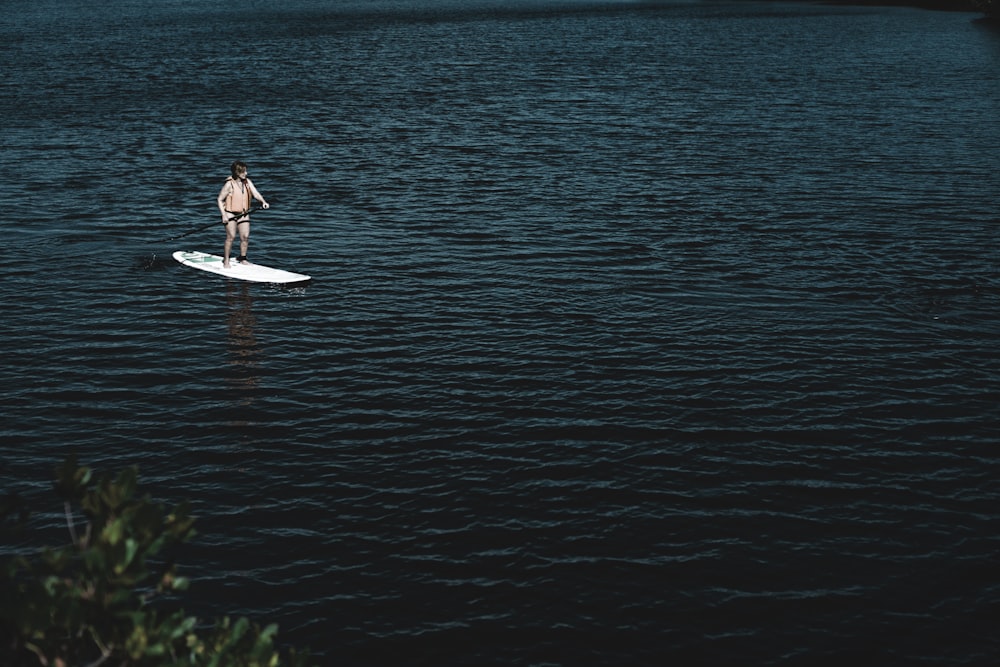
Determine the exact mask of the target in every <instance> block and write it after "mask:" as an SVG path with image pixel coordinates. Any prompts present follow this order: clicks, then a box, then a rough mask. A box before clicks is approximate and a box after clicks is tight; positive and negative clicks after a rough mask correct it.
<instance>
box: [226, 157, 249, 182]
mask: <svg viewBox="0 0 1000 667" xmlns="http://www.w3.org/2000/svg"><path fill="white" fill-rule="evenodd" d="M246 170H247V163H246V162H241V161H240V160H237V161H236V162H234V163H233V164H232V165H231V166H230V167H229V171H231V172H233V178H236V177H238V176H239V175H240V172H242V171H246Z"/></svg>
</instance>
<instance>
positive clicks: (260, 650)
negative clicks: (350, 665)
mask: <svg viewBox="0 0 1000 667" xmlns="http://www.w3.org/2000/svg"><path fill="white" fill-rule="evenodd" d="M54 486H55V491H56V493H57V494H58V495H59V496H60V498H61V499H62V500H63V502H64V507H65V513H66V523H67V528H68V529H69V533H70V538H71V543H70V544H68V545H66V546H62V547H58V548H54V549H52V548H48V549H44V550H42V551H41V552H40V553H38V554H34V555H33V556H32V557H26V556H24V555H15V556H11V557H8V558H5V559H4V561H3V562H2V563H0V642H2V643H0V664H2V665H4V666H5V667H29V666H31V667H36V666H43V667H49V666H51V667H70V666H73V667H76V666H84V667H98V666H99V665H102V664H107V665H114V666H115V667H180V666H181V665H185V666H187V667H191V666H197V667H277V666H278V665H288V666H289V667H304V666H305V665H306V656H305V655H299V654H297V653H296V652H295V651H294V650H292V651H290V652H288V653H287V655H284V656H283V655H282V654H281V653H280V652H279V651H278V650H277V649H276V647H275V636H276V635H277V626H275V625H268V626H267V627H264V628H261V627H260V626H258V625H256V624H253V623H251V622H250V621H248V620H247V619H245V618H240V619H238V620H235V621H233V620H231V619H229V618H222V619H218V620H216V621H215V623H214V624H213V625H211V626H205V625H203V624H202V623H200V622H199V620H198V619H197V618H195V617H193V616H187V615H186V614H185V613H184V611H183V610H182V609H179V608H177V598H178V596H179V593H181V592H182V591H185V590H186V589H187V588H188V580H187V579H186V578H184V577H181V576H178V574H177V568H176V566H175V564H174V562H173V561H172V560H171V559H170V558H169V557H168V556H169V555H170V554H171V553H172V551H173V550H174V548H175V547H176V546H177V545H179V544H181V543H183V542H186V541H187V540H188V539H190V538H191V537H192V536H193V535H194V528H193V525H194V519H192V518H191V516H190V515H189V513H188V511H189V507H188V505H187V503H182V504H180V505H178V506H177V507H175V508H174V509H173V510H170V511H166V510H165V509H164V507H163V506H162V505H155V504H153V503H152V502H151V501H150V500H149V497H148V496H145V497H142V498H138V497H137V496H136V492H137V489H138V475H137V472H136V469H135V468H127V469H125V470H123V471H122V472H121V473H119V475H118V476H117V478H114V479H112V478H110V477H101V478H100V479H97V480H96V481H93V474H92V472H91V470H90V469H89V468H86V467H79V466H78V465H77V463H76V460H75V459H72V458H71V459H68V460H67V461H66V462H64V463H63V464H62V465H61V466H60V467H59V468H58V469H57V470H56V480H55V485H54ZM77 511H82V513H83V515H84V517H86V523H85V527H84V530H83V534H82V535H81V534H79V532H78V530H77V525H76V524H77V522H76V519H75V518H74V514H75V512H77ZM0 519H2V520H4V521H6V522H8V523H14V524H15V526H14V528H15V530H16V531H17V532H20V531H23V529H24V524H25V513H24V511H23V507H22V503H21V502H20V501H19V500H18V499H17V498H16V497H13V496H10V497H7V498H3V499H0ZM5 551H9V549H5Z"/></svg>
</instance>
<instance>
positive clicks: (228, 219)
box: [219, 160, 270, 269]
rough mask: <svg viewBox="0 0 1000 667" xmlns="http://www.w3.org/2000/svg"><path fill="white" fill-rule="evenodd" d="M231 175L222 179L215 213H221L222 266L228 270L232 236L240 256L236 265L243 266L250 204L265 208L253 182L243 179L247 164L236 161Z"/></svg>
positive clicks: (231, 169) (265, 204)
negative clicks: (224, 232)
mask: <svg viewBox="0 0 1000 667" xmlns="http://www.w3.org/2000/svg"><path fill="white" fill-rule="evenodd" d="M230 171H231V172H232V173H233V175H232V176H230V177H229V178H227V179H226V183H225V185H223V186H222V190H221V191H220V192H219V211H220V212H221V213H222V224H224V225H225V226H226V243H225V245H224V246H223V247H222V266H223V267H224V268H227V269H228V268H229V250H230V249H231V248H232V247H233V239H235V238H236V233H237V232H239V235H240V255H239V257H237V258H236V261H237V262H240V263H242V264H246V263H247V248H248V247H249V245H250V204H251V203H252V201H253V200H254V199H256V200H257V201H259V202H260V207H261V208H269V207H270V204H268V203H267V202H266V201H265V200H264V197H263V195H261V194H260V193H259V192H258V191H257V188H255V187H254V185H253V182H252V181H251V180H250V179H249V178H247V165H246V163H244V162H240V161H239V160H237V161H236V162H234V163H233V164H232V166H231V167H230Z"/></svg>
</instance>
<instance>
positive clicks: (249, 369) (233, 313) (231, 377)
mask: <svg viewBox="0 0 1000 667" xmlns="http://www.w3.org/2000/svg"><path fill="white" fill-rule="evenodd" d="M226 304H227V306H228V309H227V316H226V317H227V325H228V327H227V329H228V336H227V339H226V342H227V346H228V348H229V367H230V369H231V371H232V372H230V373H229V374H228V376H227V377H228V381H229V383H230V384H232V386H233V389H234V390H235V392H236V396H237V399H236V400H237V404H238V405H240V406H241V407H245V406H248V405H250V404H252V403H253V401H254V396H255V393H256V391H255V390H256V389H257V386H258V384H259V383H260V378H259V377H258V373H257V361H258V358H259V355H260V348H259V346H258V344H257V337H256V336H255V335H254V328H255V327H256V325H257V319H256V317H254V314H253V296H252V295H251V293H250V286H249V285H248V284H247V283H235V282H233V281H228V282H227V284H226Z"/></svg>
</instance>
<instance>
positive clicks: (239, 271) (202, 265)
mask: <svg viewBox="0 0 1000 667" xmlns="http://www.w3.org/2000/svg"><path fill="white" fill-rule="evenodd" d="M174 259H176V260H177V261H178V262H180V263H181V264H183V265H185V266H190V267H193V268H195V269H201V270H202V271H208V272H209V273H217V274H219V275H220V276H226V277H227V278H237V279H239V280H249V281H250V282H254V283H279V284H287V283H303V282H305V281H307V280H311V278H310V277H309V276H304V275H302V274H301V273H292V272H291V271H283V270H281V269H272V268H271V267H269V266H264V265H262V264H253V263H250V264H240V263H239V262H237V261H236V258H235V257H233V258H231V259H230V261H229V268H228V269H226V268H223V266H222V258H221V257H219V256H218V255H209V254H208V253H205V252H199V251H197V250H178V251H177V252H175V253H174Z"/></svg>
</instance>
